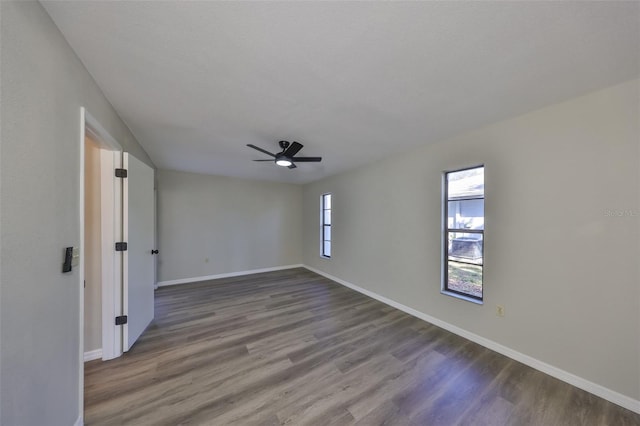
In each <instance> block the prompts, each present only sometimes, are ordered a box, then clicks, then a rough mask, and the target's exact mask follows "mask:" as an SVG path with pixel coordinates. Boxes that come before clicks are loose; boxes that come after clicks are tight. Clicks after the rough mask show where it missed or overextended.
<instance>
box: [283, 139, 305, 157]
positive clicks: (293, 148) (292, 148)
mask: <svg viewBox="0 0 640 426" xmlns="http://www.w3.org/2000/svg"><path fill="white" fill-rule="evenodd" d="M301 149H302V144H301V143H298V142H292V143H291V145H289V147H288V148H287V149H286V150H285V151H284V152H283V154H284V156H285V157H289V158H291V157H293V156H294V155H296V154H297V153H298V151H300V150H301Z"/></svg>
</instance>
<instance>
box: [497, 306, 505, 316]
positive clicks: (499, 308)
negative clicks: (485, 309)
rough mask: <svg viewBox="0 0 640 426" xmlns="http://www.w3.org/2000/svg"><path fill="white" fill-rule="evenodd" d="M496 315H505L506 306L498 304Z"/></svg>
mask: <svg viewBox="0 0 640 426" xmlns="http://www.w3.org/2000/svg"><path fill="white" fill-rule="evenodd" d="M496 315H497V316H499V317H503V316H504V306H501V305H498V306H496Z"/></svg>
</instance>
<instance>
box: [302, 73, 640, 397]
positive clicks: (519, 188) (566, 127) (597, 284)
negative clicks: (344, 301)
mask: <svg viewBox="0 0 640 426" xmlns="http://www.w3.org/2000/svg"><path fill="white" fill-rule="evenodd" d="M639 85H640V83H639V81H638V80H634V81H630V82H627V83H624V84H621V85H617V86H614V87H611V88H609V89H605V90H602V91H598V92H595V93H591V94H588V95H586V96H583V97H579V98H576V99H572V100H569V101H567V102H564V103H560V104H556V105H553V106H550V107H547V108H544V109H540V110H538V111H535V112H531V113H529V114H526V115H522V116H520V117H517V118H513V119H510V120H507V121H503V122H500V123H496V124H494V125H491V126H488V127H485V128H481V129H478V130H476V131H473V132H470V133H466V134H463V135H461V136H459V137H455V138H453V139H451V140H447V141H444V142H442V143H438V144H431V145H425V146H424V147H423V148H421V149H418V150H415V151H412V152H408V153H405V154H400V155H397V156H395V157H393V158H391V159H389V160H386V161H384V162H380V163H376V164H372V165H368V166H365V167H362V168H359V169H357V170H355V171H351V172H348V173H345V174H342V175H339V176H335V177H332V178H328V179H325V180H323V181H319V182H316V183H312V184H309V185H306V186H305V187H304V194H303V197H304V212H303V213H304V224H303V226H304V231H303V232H304V235H303V241H304V263H305V264H306V265H309V266H311V267H314V268H316V269H318V270H321V271H323V272H325V273H327V274H331V275H333V276H336V277H338V278H340V279H342V280H345V281H347V282H350V283H352V284H355V285H357V286H360V287H362V288H364V289H366V290H369V291H372V292H375V293H377V294H379V295H381V296H384V297H387V298H389V299H392V300H394V301H396V302H399V303H401V304H403V305H405V306H408V307H410V308H413V309H415V310H418V311H420V312H422V313H424V314H427V315H430V316H432V317H435V318H437V319H439V320H442V321H444V322H446V323H449V324H452V325H454V326H457V327H459V328H462V329H464V330H466V331H469V332H471V333H475V334H476V335H479V336H481V337H484V338H486V339H490V340H492V341H494V342H497V343H499V344H502V345H504V346H506V347H508V348H511V349H513V350H515V351H519V352H521V353H523V354H526V355H528V356H530V357H533V358H535V359H537V360H540V361H543V362H545V363H548V364H551V365H552V366H555V367H557V368H559V369H562V370H564V371H566V372H569V373H572V374H575V375H577V376H580V377H581V378H584V379H586V380H588V381H590V382H593V383H595V384H598V385H601V386H604V387H605V388H607V389H609V390H613V391H615V392H618V393H620V394H622V395H625V396H627V397H630V398H632V399H635V400H638V399H640V341H639V339H640V290H639V287H640V285H639V283H640V274H639V266H638V265H639V263H640V262H639V261H638V259H640V249H639V243H640V233H639V228H640V226H639V223H640V221H639V219H640V205H639V195H640V177H639V166H640V154H639V144H640V130H639V121H640V120H639V117H640V115H639V113H640V110H639V107H638V103H639V100H640V90H639ZM425 142H433V141H425ZM482 163H483V164H485V174H486V175H485V179H486V180H485V195H486V234H485V238H486V245H485V258H484V260H485V270H484V273H485V276H484V305H477V304H474V303H470V302H467V301H463V300H459V299H456V298H453V297H450V296H446V295H442V294H440V259H441V243H440V242H441V239H440V238H441V233H440V227H441V196H442V195H441V173H442V171H444V170H451V169H456V168H462V167H467V166H473V165H477V164H482ZM323 192H332V193H333V226H332V227H333V232H332V234H333V247H332V258H331V259H330V260H326V259H321V258H320V256H319V243H318V238H319V229H318V228H319V216H318V215H319V200H320V195H321V194H322V193H323ZM618 212H622V213H621V214H622V216H617V214H619V213H618ZM612 213H615V214H616V215H614V216H612V215H611V214H612ZM498 304H499V305H503V306H504V307H505V310H506V316H505V317H504V318H500V317H497V316H496V315H495V309H496V305H498Z"/></svg>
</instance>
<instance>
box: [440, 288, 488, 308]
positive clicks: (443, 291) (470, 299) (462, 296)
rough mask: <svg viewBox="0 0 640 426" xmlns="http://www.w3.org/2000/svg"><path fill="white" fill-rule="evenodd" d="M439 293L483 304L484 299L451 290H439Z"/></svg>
mask: <svg viewBox="0 0 640 426" xmlns="http://www.w3.org/2000/svg"><path fill="white" fill-rule="evenodd" d="M440 294H444V295H445V296H451V297H455V298H456V299H462V300H466V301H467V302H471V303H475V304H476V305H484V301H482V300H478V299H474V298H473V297H467V296H464V295H462V294H458V293H453V292H451V291H446V290H440Z"/></svg>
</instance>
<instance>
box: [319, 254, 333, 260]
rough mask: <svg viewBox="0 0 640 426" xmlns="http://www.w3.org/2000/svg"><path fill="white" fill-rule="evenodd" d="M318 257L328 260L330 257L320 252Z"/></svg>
mask: <svg viewBox="0 0 640 426" xmlns="http://www.w3.org/2000/svg"><path fill="white" fill-rule="evenodd" d="M320 259H326V260H329V259H331V256H325V255H323V254H321V255H320Z"/></svg>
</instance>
